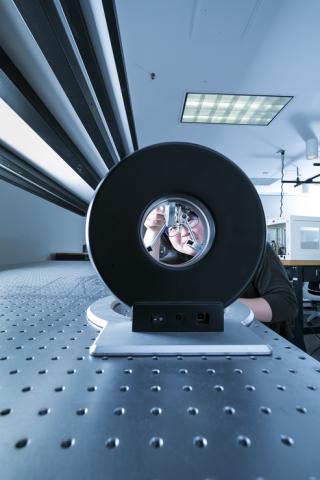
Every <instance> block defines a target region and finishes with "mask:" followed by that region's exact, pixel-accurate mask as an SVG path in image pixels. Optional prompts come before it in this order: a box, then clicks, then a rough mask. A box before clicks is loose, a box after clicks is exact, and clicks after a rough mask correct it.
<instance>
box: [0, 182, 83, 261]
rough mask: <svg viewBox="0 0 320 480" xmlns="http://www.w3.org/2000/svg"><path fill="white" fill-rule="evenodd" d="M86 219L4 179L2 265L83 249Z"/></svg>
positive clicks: (0, 206) (0, 208) (0, 185)
mask: <svg viewBox="0 0 320 480" xmlns="http://www.w3.org/2000/svg"><path fill="white" fill-rule="evenodd" d="M84 229H85V219H84V218H83V217H80V216H79V215H76V214H74V213H72V212H69V211H68V210H64V209H63V208H61V207H58V206H56V205H54V204H52V203H49V202H47V201H46V200H43V199H42V198H39V197H36V196H35V195H32V194H31V193H28V192H25V191H24V190H21V189H20V188H17V187H14V186H13V185H10V184H9V183H6V182H4V181H2V180H0V266H4V265H15V264H21V263H30V262H39V261H43V260H48V258H49V256H50V254H52V253H55V252H81V251H82V244H83V243H84V237H85V235H84Z"/></svg>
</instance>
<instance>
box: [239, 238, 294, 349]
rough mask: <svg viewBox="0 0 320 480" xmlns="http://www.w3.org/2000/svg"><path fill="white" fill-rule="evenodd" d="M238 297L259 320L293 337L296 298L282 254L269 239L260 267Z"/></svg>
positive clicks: (288, 337)
mask: <svg viewBox="0 0 320 480" xmlns="http://www.w3.org/2000/svg"><path fill="white" fill-rule="evenodd" d="M239 300H240V301H241V302H242V303H244V304H245V305H247V306H248V307H249V308H251V310H252V311H253V313H254V315H255V317H256V318H257V319H258V320H260V321H261V322H265V323H267V324H268V326H269V327H270V328H272V329H273V330H274V331H276V332H277V333H279V334H280V335H282V336H283V337H285V338H287V339H288V340H292V338H293V334H292V324H293V322H294V320H295V317H296V315H297V313H298V305H297V300H296V296H295V293H294V291H293V288H292V287H291V285H290V282H289V279H288V277H287V274H286V271H285V269H284V268H283V266H282V264H281V262H280V259H279V257H278V256H277V255H276V253H275V252H274V250H273V248H272V247H271V246H270V245H269V244H268V243H267V244H266V249H265V253H264V257H263V260H262V262H261V264H260V266H259V268H258V270H257V271H256V273H255V275H254V276H253V279H252V281H251V282H250V284H249V286H248V288H246V290H245V291H244V292H243V293H242V295H241V297H240V299H239Z"/></svg>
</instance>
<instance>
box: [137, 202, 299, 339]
mask: <svg viewBox="0 0 320 480" xmlns="http://www.w3.org/2000/svg"><path fill="white" fill-rule="evenodd" d="M164 222H165V220H164V214H163V211H162V210H161V208H160V209H159V208H158V209H155V210H154V211H153V212H152V213H151V214H150V215H149V216H148V217H147V219H146V222H145V227H146V232H145V236H144V243H145V245H148V244H150V243H151V242H152V240H153V239H154V238H155V237H156V236H157V233H158V232H159V231H160V229H161V227H162V225H163V224H164ZM201 228H202V227H201V222H199V223H198V224H197V225H196V227H195V231H194V234H195V235H196V237H197V240H198V241H199V243H201V242H202V235H203V232H202V230H201ZM187 239H188V232H182V233H181V232H180V234H179V235H176V236H174V237H170V233H169V235H164V236H163V237H162V240H161V242H160V241H159V242H157V243H156V245H155V246H154V248H153V250H152V252H149V253H150V254H151V255H152V256H153V257H154V258H156V259H157V260H160V261H162V262H163V263H167V264H172V265H176V264H181V263H184V262H186V261H188V259H191V258H192V256H194V255H195V252H193V251H192V249H191V248H190V247H188V245H187ZM239 300H240V302H242V303H244V304H245V305H247V306H248V307H249V308H251V310H252V311H253V313H254V316H255V318H256V319H257V320H260V321H261V322H264V323H266V324H268V326H269V327H270V328H272V329H273V330H274V331H276V332H277V333H279V334H280V335H282V336H284V337H285V338H287V339H288V340H292V339H293V335H292V328H291V326H292V323H293V322H294V320H295V317H296V315H297V311H298V307H297V301H296V297H295V294H294V291H293V289H292V287H291V285H290V282H289V279H288V277H287V274H286V272H285V270H284V268H283V266H282V264H281V262H280V260H279V258H278V256H277V255H276V253H275V252H274V250H273V249H272V247H271V246H270V245H269V244H266V248H265V252H264V257H263V259H262V262H261V263H260V266H259V268H258V269H257V271H256V273H255V274H254V276H253V279H252V280H251V282H250V284H249V286H248V287H247V288H246V290H245V291H244V292H243V293H242V294H241V297H240V298H239Z"/></svg>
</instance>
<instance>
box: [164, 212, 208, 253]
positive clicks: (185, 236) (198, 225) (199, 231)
mask: <svg viewBox="0 0 320 480" xmlns="http://www.w3.org/2000/svg"><path fill="white" fill-rule="evenodd" d="M190 226H191V230H192V233H193V235H194V237H195V239H196V241H197V242H198V243H199V244H202V243H203V239H204V228H203V224H202V222H201V220H200V219H199V218H197V220H196V221H194V222H192V221H191V222H190ZM169 240H170V242H171V244H172V246H173V247H174V248H175V249H176V250H177V251H178V252H180V253H185V254H186V255H191V256H194V255H195V254H196V251H195V250H194V249H193V248H191V246H190V245H188V241H189V240H191V241H192V236H191V235H190V232H189V230H188V228H187V227H186V226H180V227H179V228H178V229H177V230H176V231H171V232H170V230H169Z"/></svg>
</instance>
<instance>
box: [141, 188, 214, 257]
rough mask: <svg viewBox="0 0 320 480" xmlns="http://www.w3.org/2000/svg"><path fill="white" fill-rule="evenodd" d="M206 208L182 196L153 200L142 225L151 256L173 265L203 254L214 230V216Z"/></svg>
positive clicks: (147, 248) (142, 232)
mask: <svg viewBox="0 0 320 480" xmlns="http://www.w3.org/2000/svg"><path fill="white" fill-rule="evenodd" d="M203 209H204V207H202V208H201V207H199V206H198V205H196V204H195V203H193V202H191V201H189V200H186V199H181V198H174V199H173V198H171V199H165V200H162V201H161V200H159V202H157V203H154V204H153V205H152V206H151V207H150V208H149V209H148V210H147V212H146V214H145V215H144V220H143V226H142V229H141V234H142V238H143V244H144V246H145V248H146V250H147V252H148V253H149V254H150V256H152V257H153V258H154V259H155V260H157V261H159V262H160V263H164V264H166V265H172V266H178V265H182V264H185V263H186V262H191V261H194V260H195V259H198V258H199V257H200V256H203V254H204V253H205V252H206V251H207V250H208V248H209V246H210V245H211V243H212V238H211V237H212V236H213V233H214V225H213V220H212V218H211V216H210V214H209V212H207V211H206V215H205V214H204V211H203ZM208 216H209V217H210V218H209V220H210V222H209V220H208Z"/></svg>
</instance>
